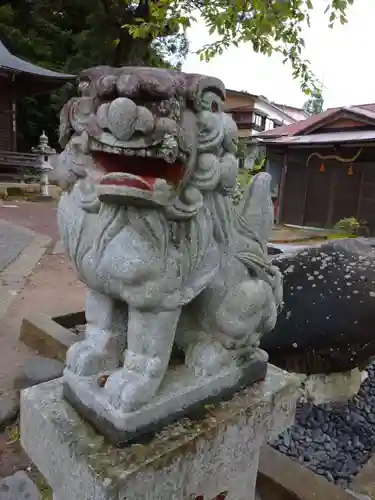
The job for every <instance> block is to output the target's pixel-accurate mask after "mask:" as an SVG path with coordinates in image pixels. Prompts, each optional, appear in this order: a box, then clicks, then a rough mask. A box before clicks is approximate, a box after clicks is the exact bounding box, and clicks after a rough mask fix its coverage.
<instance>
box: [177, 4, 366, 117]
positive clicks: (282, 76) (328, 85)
mask: <svg viewBox="0 0 375 500" xmlns="http://www.w3.org/2000/svg"><path fill="white" fill-rule="evenodd" d="M324 3H325V2H324V1H323V0H315V4H317V5H322V6H323V5H324ZM323 10H324V9H323V7H322V8H319V9H316V8H315V9H314V12H313V15H312V23H311V28H310V29H306V33H305V42H306V52H305V55H306V58H307V59H309V60H310V62H311V67H312V70H313V71H314V72H315V74H316V75H317V76H318V77H319V78H321V79H323V85H324V89H323V96H324V100H325V103H324V104H325V107H331V106H340V105H342V106H344V105H350V104H364V103H369V102H375V58H374V48H375V22H374V20H375V0H355V1H354V5H353V6H351V7H350V9H349V11H348V20H349V22H348V24H346V25H344V26H341V25H340V24H337V25H336V26H335V27H334V28H333V29H329V28H328V27H327V25H328V19H327V16H324V15H323ZM188 36H189V39H190V42H191V50H192V51H195V50H197V49H198V48H199V47H201V46H202V45H204V44H205V43H207V42H208V41H209V40H210V38H209V36H208V33H207V30H206V28H205V26H204V24H203V23H196V24H195V25H194V26H193V27H192V28H191V30H190V32H189V35H188ZM183 70H184V71H187V72H196V73H203V74H207V75H211V76H217V77H219V78H221V79H222V80H223V81H224V83H225V85H226V87H227V88H230V89H234V90H246V91H248V92H250V93H254V94H261V95H264V96H266V97H268V98H269V99H270V100H273V101H275V102H278V103H284V104H290V105H294V106H302V104H303V103H304V101H305V100H306V96H304V95H303V94H302V92H301V91H300V89H299V84H298V82H297V81H294V80H293V78H292V76H291V75H292V71H291V68H290V66H289V65H288V64H286V65H283V64H282V58H281V57H279V56H277V55H274V56H272V57H270V58H269V57H266V56H261V55H258V54H255V53H254V52H253V51H252V48H251V45H250V44H244V45H242V46H240V47H239V48H235V47H233V48H231V49H229V50H228V51H227V52H225V53H224V54H223V55H222V56H217V57H216V58H215V59H213V60H212V61H211V62H209V63H202V62H200V61H199V57H198V56H197V55H195V54H193V53H191V54H190V55H189V56H188V58H187V60H186V62H185V65H184V67H183Z"/></svg>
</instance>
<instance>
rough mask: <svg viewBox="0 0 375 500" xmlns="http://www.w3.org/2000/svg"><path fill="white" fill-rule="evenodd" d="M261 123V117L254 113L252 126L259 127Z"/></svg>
mask: <svg viewBox="0 0 375 500" xmlns="http://www.w3.org/2000/svg"><path fill="white" fill-rule="evenodd" d="M262 121H263V116H261V115H258V114H257V113H254V117H253V122H254V125H256V126H257V127H261V126H262Z"/></svg>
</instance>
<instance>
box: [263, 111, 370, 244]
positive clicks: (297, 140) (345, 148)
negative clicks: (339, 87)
mask: <svg viewBox="0 0 375 500" xmlns="http://www.w3.org/2000/svg"><path fill="white" fill-rule="evenodd" d="M256 141H257V144H259V143H260V144H262V145H264V146H265V147H266V151H267V153H266V154H267V171H268V172H269V173H270V174H271V176H272V181H273V184H275V186H277V187H278V190H277V191H278V195H277V217H276V219H277V222H279V223H285V224H294V225H299V226H311V227H319V228H332V227H333V226H334V225H335V224H336V223H337V222H338V221H339V220H341V219H344V218H348V217H355V218H356V219H357V220H358V221H364V222H366V223H367V224H366V225H367V227H368V228H369V230H370V233H371V235H375V104H364V105H358V106H349V107H342V108H331V109H327V110H325V111H323V112H322V113H319V114H317V115H314V116H311V117H309V118H307V119H306V120H302V121H300V122H297V123H293V124H292V125H289V126H281V127H277V128H275V129H273V130H270V131H268V132H265V133H263V134H259V136H257V139H256Z"/></svg>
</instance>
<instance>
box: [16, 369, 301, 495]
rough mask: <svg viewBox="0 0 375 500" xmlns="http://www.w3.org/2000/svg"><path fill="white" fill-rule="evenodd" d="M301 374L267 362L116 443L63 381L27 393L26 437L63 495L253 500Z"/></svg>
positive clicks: (36, 459) (23, 420)
mask: <svg viewBox="0 0 375 500" xmlns="http://www.w3.org/2000/svg"><path fill="white" fill-rule="evenodd" d="M298 387H299V381H298V379H297V378H295V377H293V376H291V375H289V374H287V373H286V372H283V371H282V370H279V369H277V368H275V367H273V366H269V368H268V374H267V377H266V379H265V381H264V382H261V383H258V384H255V385H254V386H252V387H250V388H248V389H246V390H243V391H241V392H240V393H238V394H236V395H235V396H234V397H233V398H232V399H231V400H230V401H228V402H223V403H220V404H219V405H217V406H216V407H210V406H208V407H207V413H206V414H205V416H204V418H201V419H200V420H197V421H194V420H188V419H183V420H180V421H179V422H176V423H175V424H171V425H169V426H167V427H165V428H164V429H163V431H162V432H160V433H159V434H157V435H156V436H154V437H153V438H152V439H150V440H149V441H148V442H145V443H143V444H133V445H129V446H126V447H124V448H116V447H114V446H113V445H110V444H108V443H107V442H106V441H105V440H104V438H103V437H102V436H101V435H99V434H98V433H97V432H96V431H94V430H93V428H92V427H91V426H90V425H89V424H87V423H86V422H84V421H83V420H82V419H81V418H80V417H79V416H78V414H77V413H76V412H75V411H74V410H73V408H72V407H71V406H70V404H69V403H67V402H66V401H65V400H64V399H62V381H61V380H60V379H59V380H55V381H52V382H47V383H45V384H42V385H39V386H36V387H32V388H29V389H27V390H26V391H24V392H23V394H22V397H21V441H22V445H23V447H24V449H25V450H26V452H27V453H28V455H29V456H30V458H31V459H32V460H33V461H34V463H35V465H36V466H37V467H38V469H39V470H40V472H41V473H42V474H43V475H44V476H45V478H46V480H47V481H48V482H49V484H50V486H51V488H52V489H53V491H54V498H55V499H58V500H71V499H75V500H125V499H126V500H141V499H142V500H147V499H150V500H151V499H152V500H167V499H171V500H172V499H173V500H195V499H196V498H197V497H198V498H202V497H203V498H204V500H212V499H214V498H216V497H217V496H218V495H219V494H221V493H223V494H225V493H227V495H226V500H253V499H254V495H255V482H256V477H257V470H258V460H259V451H260V447H261V445H262V443H263V441H264V440H265V439H267V438H272V437H273V436H274V435H276V434H278V433H280V432H281V431H283V430H284V429H285V428H286V427H287V426H289V425H291V424H292V422H293V418H294V412H295V405H296V401H297V398H298V396H299V390H298Z"/></svg>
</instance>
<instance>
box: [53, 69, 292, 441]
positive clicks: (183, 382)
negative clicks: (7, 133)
mask: <svg viewBox="0 0 375 500" xmlns="http://www.w3.org/2000/svg"><path fill="white" fill-rule="evenodd" d="M78 93H79V96H78V97H76V98H73V99H71V100H70V101H69V102H68V103H67V104H66V105H65V106H64V108H63V109H62V112H61V122H60V142H61V145H62V146H63V147H64V151H63V152H62V153H61V155H60V156H59V159H58V162H57V163H58V164H57V167H56V170H57V174H58V176H59V178H60V182H61V185H62V186H63V187H64V188H65V193H64V194H63V196H62V197H61V200H60V203H59V209H58V222H59V228H60V233H61V238H62V242H63V244H64V247H65V249H66V252H67V253H68V255H69V256H70V258H71V260H72V262H73V264H74V266H75V269H76V272H77V274H78V276H79V277H80V279H81V280H82V281H83V282H84V283H85V284H86V285H87V287H88V292H87V300H86V319H87V326H86V334H85V340H83V341H81V342H77V343H76V344H75V345H74V346H72V348H71V349H70V350H69V351H68V355H67V368H66V370H65V373H64V384H65V385H64V387H65V393H66V396H67V398H68V399H69V400H70V401H71V402H72V403H73V404H74V405H76V406H78V407H79V408H80V410H81V412H82V413H84V414H86V415H87V417H88V418H89V420H90V421H92V422H93V423H94V425H96V426H97V428H98V429H100V430H101V431H102V432H103V433H104V434H105V435H107V436H108V437H109V439H112V440H113V441H116V442H123V441H127V440H129V439H133V438H134V437H135V436H138V435H139V434H140V433H143V432H147V431H150V429H153V428H156V427H157V426H160V425H162V424H163V423H165V422H167V421H170V420H171V419H172V420H173V418H177V417H176V416H177V415H181V414H185V413H188V411H189V409H191V408H192V407H194V405H196V404H197V403H199V402H201V401H207V400H211V399H212V398H220V397H221V395H222V394H223V393H226V394H228V390H229V392H230V391H235V390H237V389H238V388H240V387H243V386H244V385H249V384H252V383H253V382H255V381H258V380H261V379H262V378H264V376H265V373H266V365H267V356H266V355H265V353H264V352H263V351H260V350H259V349H257V345H258V342H259V338H260V336H261V335H262V334H263V333H264V332H266V331H269V330H270V329H272V328H273V327H274V325H275V322H276V316H277V310H278V308H279V306H280V305H281V301H282V284H281V277H280V276H281V275H280V272H279V271H278V270H277V269H276V268H275V267H273V266H272V265H271V264H270V263H269V261H268V258H267V255H266V243H267V239H268V236H269V233H270V231H271V229H272V222H273V207H272V203H271V197H270V177H269V175H268V174H259V175H258V176H256V177H255V179H254V181H253V183H252V185H251V186H250V188H249V189H248V192H247V193H246V194H245V196H244V198H243V201H242V204H241V205H240V206H239V207H237V210H236V209H235V208H234V207H233V205H232V199H231V195H232V193H233V191H234V189H235V185H236V176H237V158H236V152H237V128H236V125H235V123H234V121H233V120H232V118H231V117H230V116H229V115H227V114H226V113H225V112H224V99H225V87H224V85H223V83H222V82H221V81H219V80H217V79H215V78H210V77H205V76H201V75H192V74H184V73H179V72H176V71H172V70H167V69H160V68H144V67H139V68H138V67H137V68H131V67H125V68H109V67H97V68H92V69H89V70H86V71H83V72H82V74H81V75H80V78H79V85H78ZM174 344H175V345H177V346H178V347H179V348H180V349H181V350H182V351H183V352H184V354H185V363H184V364H182V365H181V366H180V367H179V368H178V370H177V372H176V370H174V371H173V373H172V371H171V370H170V369H169V368H168V366H169V361H170V356H171V349H172V346H173V345H174ZM98 379H100V380H101V381H103V380H104V381H105V383H100V384H98V383H97V380H98Z"/></svg>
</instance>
